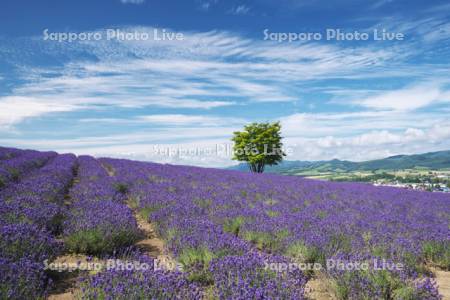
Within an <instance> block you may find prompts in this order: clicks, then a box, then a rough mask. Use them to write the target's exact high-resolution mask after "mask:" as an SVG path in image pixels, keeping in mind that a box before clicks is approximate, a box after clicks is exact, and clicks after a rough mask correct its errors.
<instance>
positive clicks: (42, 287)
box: [0, 148, 450, 299]
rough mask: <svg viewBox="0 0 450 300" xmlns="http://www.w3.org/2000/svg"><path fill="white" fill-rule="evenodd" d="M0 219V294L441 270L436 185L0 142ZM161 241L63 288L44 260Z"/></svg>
mask: <svg viewBox="0 0 450 300" xmlns="http://www.w3.org/2000/svg"><path fill="white" fill-rule="evenodd" d="M143 222H144V223H146V224H147V225H149V226H152V228H153V230H154V231H153V232H152V233H151V234H152V235H153V236H152V237H150V238H153V239H154V240H158V241H160V242H161V245H162V246H161V248H162V249H160V253H156V252H155V251H154V249H153V250H152V251H150V250H149V249H146V248H145V247H140V246H139V243H140V241H142V240H144V239H146V238H148V236H147V237H146V236H145V235H146V233H145V232H144V231H143V229H142V226H143V225H142V223H143ZM144 225H145V224H144ZM0 226H1V239H0V299H45V298H50V299H58V298H60V299H63V298H62V297H65V298H64V299H441V298H442V296H443V295H444V296H445V288H446V287H445V286H442V284H439V285H438V283H437V281H436V272H440V274H448V273H447V272H446V271H450V235H449V233H450V232H449V229H450V227H449V226H450V195H449V194H444V193H428V192H416V191H409V190H403V189H396V188H388V187H373V186H370V185H366V184H356V183H332V182H322V181H315V180H308V179H302V178H298V177H290V176H281V175H261V174H249V173H242V172H237V171H225V170H219V169H205V168H197V167H185V166H173V165H161V164H155V163H146V162H136V161H130V160H120V159H110V158H100V159H96V158H93V157H90V156H79V157H76V156H75V155H72V154H57V153H54V152H37V151H31V150H17V149H10V148H0ZM155 253H156V254H155ZM161 255H164V256H165V257H168V258H169V259H170V260H172V261H174V262H176V264H177V265H179V266H180V268H176V269H170V268H167V269H164V268H162V269H155V268H147V269H131V270H128V269H123V268H122V269H120V268H106V267H105V268H103V269H102V270H97V271H85V272H75V274H76V276H75V277H76V278H75V280H73V282H72V283H71V285H69V286H66V287H65V289H63V290H61V288H60V285H61V274H60V273H59V274H56V275H55V272H54V271H51V270H48V269H47V268H46V264H45V263H44V262H52V261H55V260H57V259H58V257H61V256H66V257H70V256H76V257H85V258H86V260H87V261H105V260H106V259H116V258H117V259H122V260H132V261H138V262H142V263H146V264H148V265H151V266H154V263H155V260H157V259H158V258H159V257H160V256H161ZM333 263H334V265H333ZM357 264H360V265H361V264H362V265H364V266H366V267H362V268H357V267H355V265H357ZM56 273H58V272H56ZM67 297H69V298H67Z"/></svg>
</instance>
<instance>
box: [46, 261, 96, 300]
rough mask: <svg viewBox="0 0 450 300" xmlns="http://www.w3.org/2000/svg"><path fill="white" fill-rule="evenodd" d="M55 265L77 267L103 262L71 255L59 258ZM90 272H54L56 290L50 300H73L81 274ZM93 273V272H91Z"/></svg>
mask: <svg viewBox="0 0 450 300" xmlns="http://www.w3.org/2000/svg"><path fill="white" fill-rule="evenodd" d="M53 263H58V264H63V263H64V264H67V265H69V266H71V267H72V266H73V267H74V268H75V266H76V265H77V264H80V265H84V266H86V265H87V264H89V263H103V264H104V262H103V261H101V260H99V259H97V258H93V259H92V260H88V257H87V256H86V255H81V254H69V255H63V256H59V257H57V258H56V259H55V260H54V261H53ZM88 272H89V271H77V270H73V271H62V272H58V271H52V275H53V276H52V278H53V280H54V283H55V284H54V289H53V290H51V291H50V295H49V297H48V299H49V300H73V299H75V294H76V293H77V290H76V288H75V286H76V282H77V279H78V278H79V277H80V275H81V274H88ZM91 272H92V271H91Z"/></svg>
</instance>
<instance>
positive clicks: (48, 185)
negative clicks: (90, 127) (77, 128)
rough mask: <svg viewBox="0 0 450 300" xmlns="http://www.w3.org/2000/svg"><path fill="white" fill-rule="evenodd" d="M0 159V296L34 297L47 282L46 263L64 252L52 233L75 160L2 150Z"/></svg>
mask: <svg viewBox="0 0 450 300" xmlns="http://www.w3.org/2000/svg"><path fill="white" fill-rule="evenodd" d="M0 158H2V160H1V161H0V166H1V168H3V170H4V171H6V174H7V175H6V176H4V177H3V183H4V186H3V189H1V190H0V227H1V228H0V231H1V239H0V271H1V275H2V276H1V279H0V298H1V299H35V298H38V297H42V296H44V295H45V292H46V290H47V287H48V285H49V283H50V280H49V278H48V277H47V274H46V273H45V272H44V261H45V260H47V259H49V260H51V259H53V258H54V257H56V256H57V255H58V254H59V253H60V251H61V250H62V247H61V246H62V245H61V243H59V242H57V240H56V239H55V235H57V234H58V233H59V231H60V230H61V221H62V201H63V197H64V194H65V191H66V189H67V188H68V186H69V185H70V182H71V180H72V177H73V171H74V167H75V164H76V157H75V156H74V155H71V154H67V155H56V153H53V152H44V153H41V152H36V151H27V150H26V151H20V150H17V149H7V148H1V150H0ZM44 164H45V165H44ZM3 174H5V173H3ZM11 174H13V175H11ZM5 179H6V180H5Z"/></svg>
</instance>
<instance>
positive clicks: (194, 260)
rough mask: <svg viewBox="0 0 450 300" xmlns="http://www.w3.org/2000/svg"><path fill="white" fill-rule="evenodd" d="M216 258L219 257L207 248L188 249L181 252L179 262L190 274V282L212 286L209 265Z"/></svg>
mask: <svg viewBox="0 0 450 300" xmlns="http://www.w3.org/2000/svg"><path fill="white" fill-rule="evenodd" d="M216 257H217V255H216V254H214V253H213V252H211V251H210V250H209V249H208V248H206V247H200V248H196V249H193V248H187V249H184V250H183V251H182V252H181V254H180V255H179V257H178V261H179V262H180V263H181V264H182V265H183V269H184V270H185V271H187V272H188V279H189V280H190V281H194V282H198V283H200V284H202V285H210V284H212V283H213V279H212V274H211V273H210V272H209V263H210V262H211V260H212V259H213V258H216Z"/></svg>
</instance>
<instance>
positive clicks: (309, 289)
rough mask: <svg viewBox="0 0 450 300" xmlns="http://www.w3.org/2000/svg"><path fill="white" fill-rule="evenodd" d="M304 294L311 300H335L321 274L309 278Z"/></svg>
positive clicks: (325, 279)
mask: <svg viewBox="0 0 450 300" xmlns="http://www.w3.org/2000/svg"><path fill="white" fill-rule="evenodd" d="M305 294H306V296H307V297H308V299H311V300H335V299H336V297H334V296H333V293H332V292H331V291H330V286H329V284H328V280H327V278H326V277H325V275H323V274H317V275H315V276H314V277H313V278H311V279H310V280H309V281H308V282H307V283H306V287H305Z"/></svg>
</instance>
